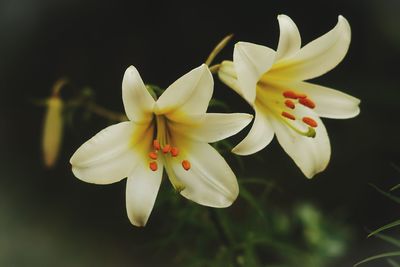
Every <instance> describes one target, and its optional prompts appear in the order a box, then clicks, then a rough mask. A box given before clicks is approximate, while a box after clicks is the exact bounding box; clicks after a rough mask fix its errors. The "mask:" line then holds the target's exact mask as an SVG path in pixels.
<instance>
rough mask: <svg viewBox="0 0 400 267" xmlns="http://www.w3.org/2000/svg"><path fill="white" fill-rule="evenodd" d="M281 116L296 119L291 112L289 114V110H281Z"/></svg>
mask: <svg viewBox="0 0 400 267" xmlns="http://www.w3.org/2000/svg"><path fill="white" fill-rule="evenodd" d="M282 116H283V117H285V118H287V119H289V120H293V121H294V120H295V119H296V117H295V116H294V115H292V114H290V113H289V112H286V111H282Z"/></svg>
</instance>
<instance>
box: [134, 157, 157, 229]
mask: <svg viewBox="0 0 400 267" xmlns="http://www.w3.org/2000/svg"><path fill="white" fill-rule="evenodd" d="M157 164H158V169H157V170H156V171H152V170H150V168H149V167H148V163H147V162H144V161H142V162H140V163H139V164H137V165H136V167H135V168H134V169H133V171H132V173H131V174H130V175H129V177H128V179H127V181H126V211H127V214H128V218H129V220H130V221H131V223H132V224H133V225H136V226H145V225H146V223H147V220H148V219H149V216H150V213H151V211H152V210H153V206H154V202H155V201H156V198H157V193H158V190H159V188H160V184H161V178H162V173H163V166H162V162H161V161H160V160H159V161H158V162H157Z"/></svg>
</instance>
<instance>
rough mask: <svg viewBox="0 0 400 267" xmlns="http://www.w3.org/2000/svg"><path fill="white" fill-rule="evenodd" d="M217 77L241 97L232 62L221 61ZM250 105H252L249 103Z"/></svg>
mask: <svg viewBox="0 0 400 267" xmlns="http://www.w3.org/2000/svg"><path fill="white" fill-rule="evenodd" d="M218 77H219V79H220V80H221V81H222V82H223V83H224V84H226V85H227V86H228V87H230V88H231V89H233V91H235V92H236V93H238V94H239V95H240V96H241V97H243V93H242V91H241V89H240V86H239V83H238V80H237V74H236V71H235V66H234V64H233V62H232V61H228V60H225V61H222V63H221V66H220V67H219V69H218ZM250 105H252V103H250Z"/></svg>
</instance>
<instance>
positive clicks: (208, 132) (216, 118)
mask: <svg viewBox="0 0 400 267" xmlns="http://www.w3.org/2000/svg"><path fill="white" fill-rule="evenodd" d="M252 118H253V116H252V115H250V114H245V113H231V114H222V113H207V114H205V115H203V116H196V117H195V116H190V117H187V118H185V121H180V122H176V121H175V122H171V124H170V127H171V129H172V130H173V132H174V133H175V134H180V135H183V136H186V137H188V138H191V139H194V140H198V141H203V142H206V143H213V142H217V141H219V140H222V139H225V138H228V137H229V136H232V135H235V134H237V133H238V132H239V131H240V130H242V129H243V128H244V127H246V126H247V125H248V124H249V123H250V122H251V119H252Z"/></svg>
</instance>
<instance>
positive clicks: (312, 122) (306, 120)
mask: <svg viewBox="0 0 400 267" xmlns="http://www.w3.org/2000/svg"><path fill="white" fill-rule="evenodd" d="M303 122H304V123H305V124H307V125H308V126H311V127H313V128H315V127H317V126H318V123H317V122H316V121H315V120H313V119H312V118H310V117H304V118H303Z"/></svg>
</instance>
